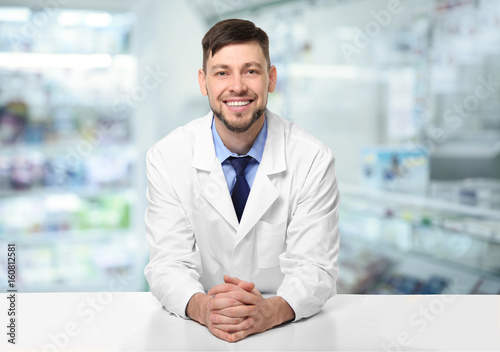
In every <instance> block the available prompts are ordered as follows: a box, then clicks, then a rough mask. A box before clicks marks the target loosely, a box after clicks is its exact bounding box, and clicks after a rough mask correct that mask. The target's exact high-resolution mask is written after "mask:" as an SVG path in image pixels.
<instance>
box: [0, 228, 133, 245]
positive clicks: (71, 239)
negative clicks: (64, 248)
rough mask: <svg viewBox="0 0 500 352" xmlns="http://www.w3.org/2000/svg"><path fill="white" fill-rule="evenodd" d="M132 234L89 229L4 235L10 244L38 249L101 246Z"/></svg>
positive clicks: (125, 231)
mask: <svg viewBox="0 0 500 352" xmlns="http://www.w3.org/2000/svg"><path fill="white" fill-rule="evenodd" d="M131 234H132V232H131V231H130V229H129V228H114V229H98V230H96V229H88V230H81V229H80V230H69V231H52V232H31V233H22V234H21V233H20V234H8V233H7V234H2V235H0V238H2V237H3V238H4V240H5V241H7V242H9V243H15V244H16V246H22V247H37V246H39V245H51V246H58V245H68V244H69V245H80V244H82V243H94V242H98V243H99V244H105V243H108V242H110V241H112V240H114V239H116V238H125V237H128V236H130V235H131Z"/></svg>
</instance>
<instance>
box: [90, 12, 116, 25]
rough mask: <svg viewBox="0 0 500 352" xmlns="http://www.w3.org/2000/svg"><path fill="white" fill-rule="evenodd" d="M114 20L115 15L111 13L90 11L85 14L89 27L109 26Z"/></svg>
mask: <svg viewBox="0 0 500 352" xmlns="http://www.w3.org/2000/svg"><path fill="white" fill-rule="evenodd" d="M112 21H113V16H111V15H110V14H109V13H104V12H102V13H97V12H95V13H90V14H88V15H86V16H85V20H84V23H85V25H86V26H88V27H94V28H100V27H107V26H109V25H110V24H111V22H112Z"/></svg>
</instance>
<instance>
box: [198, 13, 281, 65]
mask: <svg viewBox="0 0 500 352" xmlns="http://www.w3.org/2000/svg"><path fill="white" fill-rule="evenodd" d="M251 41H255V42H257V43H259V45H260V47H261V48H262V52H263V53H264V57H265V58H266V60H267V67H268V68H269V67H271V59H270V58H269V37H268V36H267V34H266V32H264V31H263V30H262V29H260V28H259V27H257V26H255V24H254V23H253V22H251V21H247V20H240V19H229V20H223V21H220V22H217V23H216V24H215V25H214V26H213V27H212V28H210V30H209V31H208V32H207V33H206V34H205V36H204V37H203V39H202V41H201V46H202V47H203V71H205V72H206V71H207V61H208V55H211V56H214V55H215V54H216V53H217V52H218V51H219V50H220V49H222V48H223V47H225V46H226V45H229V44H239V43H246V42H251Z"/></svg>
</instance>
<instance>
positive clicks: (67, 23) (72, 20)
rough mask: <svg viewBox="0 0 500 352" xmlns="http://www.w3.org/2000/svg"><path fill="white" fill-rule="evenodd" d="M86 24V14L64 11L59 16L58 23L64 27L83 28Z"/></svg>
mask: <svg viewBox="0 0 500 352" xmlns="http://www.w3.org/2000/svg"><path fill="white" fill-rule="evenodd" d="M83 22H84V13H82V12H77V11H62V12H61V13H60V14H59V16H57V23H58V24H59V25H61V26H64V27H73V26H81V25H82V24H83Z"/></svg>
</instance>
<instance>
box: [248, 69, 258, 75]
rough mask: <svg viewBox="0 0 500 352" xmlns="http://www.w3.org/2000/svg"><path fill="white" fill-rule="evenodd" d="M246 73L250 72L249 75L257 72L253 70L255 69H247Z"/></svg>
mask: <svg viewBox="0 0 500 352" xmlns="http://www.w3.org/2000/svg"><path fill="white" fill-rule="evenodd" d="M248 73H250V74H251V75H253V74H255V73H257V71H255V70H248Z"/></svg>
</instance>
